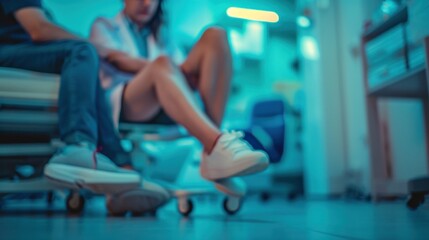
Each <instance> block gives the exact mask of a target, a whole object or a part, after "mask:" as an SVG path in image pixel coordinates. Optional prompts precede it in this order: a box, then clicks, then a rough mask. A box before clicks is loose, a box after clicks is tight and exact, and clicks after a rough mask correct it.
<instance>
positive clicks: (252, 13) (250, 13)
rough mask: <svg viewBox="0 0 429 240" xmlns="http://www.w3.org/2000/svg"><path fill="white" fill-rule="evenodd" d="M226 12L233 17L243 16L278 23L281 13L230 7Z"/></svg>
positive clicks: (243, 17)
mask: <svg viewBox="0 0 429 240" xmlns="http://www.w3.org/2000/svg"><path fill="white" fill-rule="evenodd" d="M226 14H227V15H228V16H229V17H232V18H241V19H247V20H253V21H260V22H270V23H276V22H278V21H279V15H277V13H275V12H271V11H262V10H255V9H248V8H237V7H230V8H228V9H227V10H226Z"/></svg>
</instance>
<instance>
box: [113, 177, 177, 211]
mask: <svg viewBox="0 0 429 240" xmlns="http://www.w3.org/2000/svg"><path fill="white" fill-rule="evenodd" d="M170 198H171V195H170V194H169V192H168V191H167V190H166V189H165V188H164V187H162V186H161V185H160V184H157V183H155V182H151V181H148V180H143V181H142V183H141V186H140V187H138V188H135V189H132V190H127V191H124V192H121V193H117V194H114V195H111V196H108V197H107V199H106V200H107V202H106V207H107V209H108V211H109V213H110V214H113V215H120V214H124V213H126V212H128V211H130V212H133V213H137V214H143V213H150V212H154V211H156V209H157V208H159V207H161V206H162V205H164V204H165V203H167V202H168V200H170Z"/></svg>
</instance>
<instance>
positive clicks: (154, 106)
mask: <svg viewBox="0 0 429 240" xmlns="http://www.w3.org/2000/svg"><path fill="white" fill-rule="evenodd" d="M160 108H163V109H164V110H165V111H166V113H167V114H168V115H169V116H170V117H171V118H172V119H173V120H175V121H176V122H177V123H179V124H181V125H183V126H184V127H185V128H186V129H187V130H188V131H189V132H190V133H191V134H192V135H193V136H195V137H196V138H197V139H198V140H200V141H201V143H202V144H203V145H204V148H205V149H206V150H210V149H211V148H212V146H213V144H214V142H215V141H216V138H217V137H218V136H219V135H220V131H219V129H218V128H217V127H216V126H215V125H214V124H213V123H212V121H211V120H210V119H208V117H207V116H206V115H205V114H204V113H203V112H202V111H201V110H200V109H199V108H198V106H197V105H196V103H195V99H194V98H193V95H192V91H191V89H190V88H189V85H188V84H187V82H186V79H185V78H184V76H183V74H182V72H181V71H180V70H179V69H178V68H177V67H175V66H174V65H173V64H172V63H171V62H170V60H169V59H168V58H167V57H159V58H157V59H156V60H155V61H153V62H152V63H150V64H149V65H148V66H146V67H145V68H144V69H143V70H142V71H140V72H139V73H138V74H137V75H136V76H135V78H134V79H133V80H132V81H131V82H130V83H129V85H128V86H127V88H126V90H125V92H124V109H123V111H124V116H125V118H127V119H128V120H133V121H144V120H148V119H150V118H151V117H153V116H154V115H155V114H156V113H157V112H158V111H159V109H160Z"/></svg>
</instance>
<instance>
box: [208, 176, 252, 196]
mask: <svg viewBox="0 0 429 240" xmlns="http://www.w3.org/2000/svg"><path fill="white" fill-rule="evenodd" d="M213 183H214V184H215V187H216V189H217V190H218V191H220V192H223V193H225V194H227V195H230V196H234V197H244V196H245V195H246V192H247V186H246V183H245V182H244V181H243V179H241V178H239V177H235V178H225V179H220V180H216V181H214V182H213Z"/></svg>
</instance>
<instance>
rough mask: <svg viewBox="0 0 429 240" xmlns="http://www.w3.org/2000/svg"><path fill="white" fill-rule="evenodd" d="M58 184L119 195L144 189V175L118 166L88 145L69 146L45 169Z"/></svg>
mask: <svg viewBox="0 0 429 240" xmlns="http://www.w3.org/2000/svg"><path fill="white" fill-rule="evenodd" d="M44 174H45V176H46V177H47V178H48V179H50V180H53V181H54V182H56V183H60V184H62V185H67V186H70V187H78V188H86V189H89V190H91V191H93V192H97V193H116V192H119V191H124V190H125V189H132V188H135V187H138V186H140V182H141V178H140V175H139V174H138V173H137V172H135V171H131V170H125V169H122V168H119V167H118V166H116V165H115V164H114V163H113V162H112V161H111V160H110V159H109V158H107V157H106V156H104V155H103V154H100V153H96V152H95V151H93V150H91V149H90V148H89V147H87V146H79V145H69V146H66V147H64V148H63V149H61V151H60V152H59V153H57V154H55V155H54V156H53V157H52V158H51V159H50V160H49V163H48V164H47V165H46V166H45V169H44Z"/></svg>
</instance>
